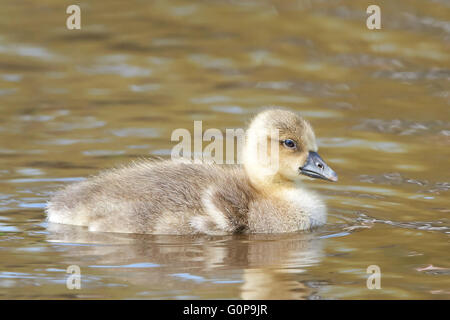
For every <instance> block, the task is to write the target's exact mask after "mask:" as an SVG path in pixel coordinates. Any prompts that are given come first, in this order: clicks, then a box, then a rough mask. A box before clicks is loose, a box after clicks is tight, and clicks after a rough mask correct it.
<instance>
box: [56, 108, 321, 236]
mask: <svg viewBox="0 0 450 320" xmlns="http://www.w3.org/2000/svg"><path fill="white" fill-rule="evenodd" d="M274 130H276V131H277V132H278V134H279V136H278V137H275V136H274V135H273V132H274ZM261 139H262V140H269V141H271V140H273V139H278V140H277V141H275V142H276V147H277V148H278V149H277V151H278V158H279V159H277V160H279V161H278V163H279V165H278V169H277V170H276V171H275V172H272V171H270V170H268V167H267V164H266V162H265V161H262V160H261V158H260V156H258V153H257V152H255V145H256V146H257V145H258V144H259V141H261ZM286 139H292V140H293V141H294V142H295V144H296V148H287V147H286V146H285V145H284V142H283V141H285V140H286ZM310 151H313V152H315V151H317V146H316V143H315V137H314V132H313V131H312V128H311V127H310V125H309V124H308V123H307V122H306V121H305V120H303V119H302V118H301V117H300V116H298V115H297V114H295V113H292V112H289V111H284V110H278V109H277V110H268V111H265V112H262V113H260V114H259V115H257V117H255V119H254V120H253V121H252V123H251V125H250V128H249V129H248V130H247V133H246V142H245V146H244V150H243V154H244V157H243V158H244V164H243V165H215V164H194V163H191V162H186V161H171V160H140V161H135V162H133V163H131V164H130V165H128V166H126V167H122V168H118V169H113V170H109V171H105V172H102V173H100V174H99V175H97V176H95V177H91V178H89V179H87V180H85V181H82V182H78V183H75V184H72V185H69V186H67V187H66V188H64V189H63V190H61V191H59V192H57V193H56V194H55V195H54V197H52V199H51V201H50V202H49V204H48V207H47V215H48V220H49V221H50V222H55V223H63V224H73V225H80V226H87V227H88V228H89V230H92V231H105V232H106V231H108V232H127V233H153V234H195V233H206V234H226V233H249V232H251V233H278V232H293V231H297V230H305V229H310V228H312V227H315V226H319V225H322V224H323V223H325V220H326V210H325V205H324V204H323V203H322V201H321V200H320V199H319V198H318V196H317V195H315V194H314V193H312V192H310V191H307V190H306V189H305V188H304V186H303V185H302V184H301V183H300V178H301V177H303V175H301V174H300V171H299V169H300V168H301V167H303V166H304V165H305V163H306V162H307V159H308V154H309V152H310ZM271 155H272V154H271V153H269V154H267V153H266V154H265V157H267V156H268V157H269V158H270V157H271Z"/></svg>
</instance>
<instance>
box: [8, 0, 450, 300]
mask: <svg viewBox="0 0 450 320" xmlns="http://www.w3.org/2000/svg"><path fill="white" fill-rule="evenodd" d="M70 4H72V3H70V2H67V1H56V0H41V1H31V0H28V1H27V0H23V1H16V0H3V1H2V6H1V7H2V8H1V10H0V298H2V299H22V298H31V299H66V298H99V299H108V298H113V299H125V298H127V299H129V298H131V299H141V298H142V299H153V298H155V299H156V298H158V299H161V298H162V299H166V298H167V299H185V298H194V299H196V298H201V299H211V298H214V299H215V298H225V299H236V298H237V299H250V298H258V299H259V298H261V299H264V298H267V299H271V298H275V299H366V298H367V299H405V298H406V299H449V298H450V269H449V268H450V259H449V252H450V246H449V234H450V221H449V214H450V208H449V188H450V166H449V157H450V105H449V100H450V90H449V89H450V85H449V83H450V81H449V80H450V50H449V49H450V22H449V21H450V3H449V2H448V1H447V0H432V1H431V0H430V1H425V0H408V1H406V0H404V1H401V0H395V1H393V0H391V1H381V0H379V1H378V0H377V1H371V2H370V3H369V2H366V1H344V0H341V1H338V0H336V1H325V0H323V1H321V0H316V1H313V0H299V1H281V0H280V1H269V0H261V1H257V0H251V1H248V0H246V1H237V0H229V1H219V0H216V1H178V0H177V1H162V0H161V1H139V0H133V1H118V0H110V1H85V0H82V1H78V2H77V4H79V5H80V7H81V27H82V28H81V30H68V29H67V28H66V18H67V17H68V14H66V8H67V6H68V5H70ZM369 4H378V5H379V6H380V7H381V18H382V21H381V23H382V28H381V30H368V29H367V27H366V18H367V14H366V8H367V6H368V5H369ZM268 105H277V106H283V107H286V108H289V109H291V110H295V111H298V112H300V113H301V114H303V115H304V116H305V117H306V118H307V119H308V120H310V122H311V123H312V124H313V126H314V128H315V131H316V135H317V136H318V143H319V146H320V154H321V155H322V157H323V158H324V159H325V160H326V161H327V162H328V163H329V164H330V166H331V167H332V168H333V169H334V170H335V171H336V172H337V173H338V174H339V178H340V179H339V182H338V183H334V184H333V183H326V182H320V181H311V182H308V183H309V185H310V186H311V188H313V189H315V190H317V191H318V192H319V193H321V194H322V195H323V196H324V197H325V198H326V201H327V203H328V206H329V220H328V224H327V225H326V226H325V227H323V228H321V229H319V230H317V231H314V232H311V233H296V234H284V235H270V236H267V235H266V236H265V235H241V236H224V237H205V236H188V237H185V236H139V235H126V234H109V233H95V232H88V231H86V230H84V229H83V228H78V227H70V226H61V225H49V224H48V223H46V221H45V215H44V207H45V204H46V201H48V200H49V197H50V196H51V194H52V193H54V192H55V190H56V189H58V188H59V187H62V186H64V185H66V184H68V183H70V182H72V181H78V180H81V179H83V178H84V177H86V176H89V175H92V174H95V173H96V172H98V171H99V170H101V169H105V168H109V167H112V166H116V165H119V164H123V163H127V162H129V161H131V160H132V159H135V158H137V157H147V156H152V155H153V156H162V157H168V156H169V155H170V151H171V148H172V147H173V146H174V145H175V143H174V142H171V141H170V136H171V133H172V131H173V130H174V129H177V128H187V129H189V130H191V131H192V129H193V121H194V120H202V121H203V128H204V129H206V128H218V129H220V130H225V129H226V128H242V127H245V125H246V123H247V121H248V119H249V118H250V117H251V115H252V114H254V113H255V112H258V111H259V110H260V109H261V107H263V106H268ZM70 265H78V266H79V267H80V269H81V289H79V290H77V289H74V290H69V289H68V288H67V287H66V279H67V277H68V274H67V273H66V270H67V268H68V267H69V266H70ZM370 265H377V266H378V267H379V268H380V270H381V289H373V290H369V289H368V288H367V285H366V281H367V278H368V277H369V275H370V274H368V273H367V268H368V267H369V266H370Z"/></svg>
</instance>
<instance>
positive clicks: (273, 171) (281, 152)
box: [243, 109, 338, 183]
mask: <svg viewBox="0 0 450 320" xmlns="http://www.w3.org/2000/svg"><path fill="white" fill-rule="evenodd" d="M317 150H318V148H317V143H316V137H315V135H314V131H313V129H312V127H311V125H310V124H309V123H308V122H307V121H306V120H304V119H303V118H302V117H300V116H299V115H298V114H296V113H294V112H290V111H286V110H281V109H272V110H267V111H263V112H261V113H259V114H258V115H257V116H256V117H255V118H254V119H253V121H252V122H251V123H250V126H249V128H248V130H247V132H246V141H245V149H244V159H243V160H244V161H243V162H244V166H245V169H246V171H247V173H248V174H249V176H250V178H251V179H252V180H253V181H255V182H257V183H264V182H269V183H270V182H273V181H274V180H281V181H292V182H295V181H299V180H301V179H302V178H306V177H309V178H317V179H324V180H328V181H337V180H338V177H337V175H336V173H335V172H334V171H333V170H332V169H331V168H330V167H329V166H328V165H327V164H326V163H325V161H323V159H322V158H321V157H320V156H319V154H318V153H317Z"/></svg>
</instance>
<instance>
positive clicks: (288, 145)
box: [283, 139, 297, 149]
mask: <svg viewBox="0 0 450 320" xmlns="http://www.w3.org/2000/svg"><path fill="white" fill-rule="evenodd" d="M283 145H284V146H285V147H286V148H289V149H295V148H296V147H297V144H296V143H295V141H294V140H291V139H286V140H283Z"/></svg>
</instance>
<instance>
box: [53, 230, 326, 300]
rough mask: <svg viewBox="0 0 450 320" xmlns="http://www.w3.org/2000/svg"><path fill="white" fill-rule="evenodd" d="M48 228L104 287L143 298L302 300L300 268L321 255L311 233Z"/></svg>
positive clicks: (306, 293) (305, 292)
mask: <svg viewBox="0 0 450 320" xmlns="http://www.w3.org/2000/svg"><path fill="white" fill-rule="evenodd" d="M48 231H49V234H48V241H49V242H51V243H54V244H71V245H62V246H61V250H64V256H65V257H66V263H67V265H72V264H77V265H79V266H80V267H81V269H82V273H83V274H84V275H86V277H87V278H89V277H90V276H95V277H96V278H100V280H99V281H100V282H101V283H102V285H104V286H108V285H126V286H127V287H128V288H129V290H130V291H132V288H131V286H133V287H134V288H133V289H135V290H138V291H140V292H144V297H147V298H153V297H154V298H170V297H173V296H174V295H175V296H178V297H188V298H194V299H196V298H199V299H208V298H210V297H211V296H213V297H218V296H220V297H222V298H224V299H228V298H236V297H240V298H242V299H305V298H308V297H310V296H311V295H313V294H314V293H315V289H313V288H310V287H308V286H306V285H305V284H304V283H303V282H302V277H301V274H302V272H304V271H306V270H308V267H310V266H313V265H315V264H317V263H319V262H320V261H321V259H322V256H323V252H322V251H323V250H322V242H321V241H320V240H319V239H317V235H316V234H315V233H307V234H306V233H305V234H302V233H295V234H279V235H274V234H252V235H229V236H205V235H198V236H196V235H188V236H164V235H135V234H117V233H96V232H88V231H87V229H84V228H82V227H77V226H69V225H61V224H49V226H48ZM89 285H91V284H89V283H88V284H87V285H84V287H89ZM92 285H93V284H92ZM98 285H99V284H98V283H97V284H95V286H96V287H98ZM164 292H165V293H166V294H167V296H164V294H163V293H164ZM141 297H142V296H141Z"/></svg>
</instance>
